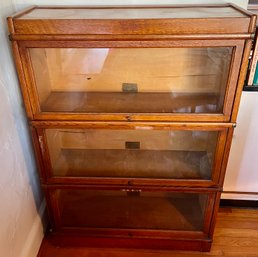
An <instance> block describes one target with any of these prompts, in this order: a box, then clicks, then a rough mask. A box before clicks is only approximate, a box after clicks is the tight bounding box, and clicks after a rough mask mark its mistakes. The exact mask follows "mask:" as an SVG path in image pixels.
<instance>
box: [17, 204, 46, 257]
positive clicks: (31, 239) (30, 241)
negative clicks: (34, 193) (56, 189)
mask: <svg viewBox="0 0 258 257" xmlns="http://www.w3.org/2000/svg"><path fill="white" fill-rule="evenodd" d="M45 224H46V201H45V200H43V201H42V203H41V205H40V208H39V210H38V215H37V216H36V218H35V220H34V222H33V224H32V227H31V230H30V232H29V234H28V237H27V240H26V242H25V244H24V247H23V250H22V252H21V255H20V257H36V256H37V254H38V251H39V248H40V245H41V242H42V240H43V238H44V232H45V231H44V230H45Z"/></svg>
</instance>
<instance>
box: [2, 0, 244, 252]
mask: <svg viewBox="0 0 258 257" xmlns="http://www.w3.org/2000/svg"><path fill="white" fill-rule="evenodd" d="M205 2H206V3H223V2H229V1H227V0H217V1H209V0H184V1H183V0H175V1H169V0H159V1H158V0H138V1H137V0H131V1H130V0H124V1H121V0H95V1H92V0H77V1H72V0H63V1H57V0H44V1H43V0H1V1H0V17H1V20H0V58H1V59H0V60H1V62H0V118H1V121H0V142H1V148H0V206H1V211H0V256H3V257H33V256H36V253H37V251H38V248H39V245H40V242H41V239H42V236H43V230H42V229H43V228H42V224H41V221H40V216H41V215H42V213H43V211H44V202H43V203H42V196H41V192H40V190H39V182H38V177H37V174H36V167H35V162H34V155H33V151H32V148H31V143H30V137H29V135H28V127H27V122H26V118H25V113H24V108H23V104H22V100H21V95H20V91H19V87H18V83H17V78H16V72H15V69H14V65H13V62H12V57H11V51H10V47H9V42H8V37H7V35H8V33H7V27H6V20H5V18H6V17H7V16H8V15H10V14H12V13H14V12H15V11H16V10H20V9H22V8H24V7H27V6H30V5H35V4H37V5H54V4H62V5H65V4H68V5H90V4H94V5H115V4H117V5H119V4H121V3H122V4H125V5H129V4H177V3H179V4H182V3H192V4H193V3H205ZM231 2H234V3H236V4H238V5H240V6H242V7H246V6H247V0H236V1H231ZM233 173H234V171H233ZM229 176H230V175H229ZM229 179H230V180H231V178H230V177H229ZM231 181H232V180H231ZM226 183H227V181H226Z"/></svg>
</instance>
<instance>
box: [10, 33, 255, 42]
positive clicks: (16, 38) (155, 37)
mask: <svg viewBox="0 0 258 257" xmlns="http://www.w3.org/2000/svg"><path fill="white" fill-rule="evenodd" d="M253 37H254V34H252V33H234V34H190V35H122V36H120V35H92V34H90V35H87V34H81V35H75V34H71V35H45V34H39V35H36V34H15V33H11V34H10V35H9V39H10V40H11V41H28V40H29V41H56V40H57V41H91V40H99V41H105V40H111V41H116V40H128V41H135V40H138V41H142V40H194V39H197V40H210V39H220V40H223V39H250V38H253Z"/></svg>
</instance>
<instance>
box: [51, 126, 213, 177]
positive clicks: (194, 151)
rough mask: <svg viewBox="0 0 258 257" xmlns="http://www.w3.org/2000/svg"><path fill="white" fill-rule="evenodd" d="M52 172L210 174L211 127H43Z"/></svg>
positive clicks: (159, 175) (135, 175)
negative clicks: (194, 128)
mask: <svg viewBox="0 0 258 257" xmlns="http://www.w3.org/2000/svg"><path fill="white" fill-rule="evenodd" d="M46 137H47V143H48V150H49V154H50V159H51V163H52V171H53V175H54V176H72V177H125V178H126V177H128V178H130V177H136V178H176V179H211V173H212V167H213V162H214V154H215V149H216V144H217V140H218V132H216V131H179V130H174V131H167V130H162V131H159V130H149V131H146V130H106V129H88V130H86V129H46Z"/></svg>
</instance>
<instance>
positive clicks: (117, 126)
mask: <svg viewBox="0 0 258 257" xmlns="http://www.w3.org/2000/svg"><path fill="white" fill-rule="evenodd" d="M230 127H232V124H231V123H228V124H226V123H219V124H212V123H204V124H203V123H188V124H187V123H158V122H156V123H138V122H130V123H128V122H109V123H103V122H77V123H74V122H45V121H34V122H31V129H32V131H33V142H34V146H35V151H36V153H37V158H38V159H39V162H38V165H39V170H40V174H41V179H42V182H43V183H47V184H52V183H53V184H69V183H70V184H74V185H76V184H85V185H92V184H99V185H100V184H104V185H124V186H126V185H130V186H139V185H141V186H148V185H151V184H152V185H155V186H156V187H158V186H159V185H163V186H184V187H186V186H187V187H189V186H192V185H194V186H195V187H216V186H218V185H219V186H221V185H222V180H221V176H222V175H224V173H223V172H221V166H222V163H223V160H224V158H225V157H224V155H225V150H224V149H225V147H226V143H227V142H226V140H227V134H228V129H229V128H230ZM46 129H104V130H105V129H106V130H107V129H112V130H121V129H123V130H144V131H146V130H149V131H150V130H196V131H218V133H219V134H218V141H217V145H216V149H215V155H214V161H213V166H212V173H211V174H212V177H211V179H210V180H201V179H199V180H195V179H155V180H153V179H151V178H119V177H113V178H112V177H105V178H98V177H61V176H59V177H58V176H53V173H52V166H51V159H50V154H49V150H48V144H47V139H46V135H45V130H46ZM226 157H227V155H226Z"/></svg>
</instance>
